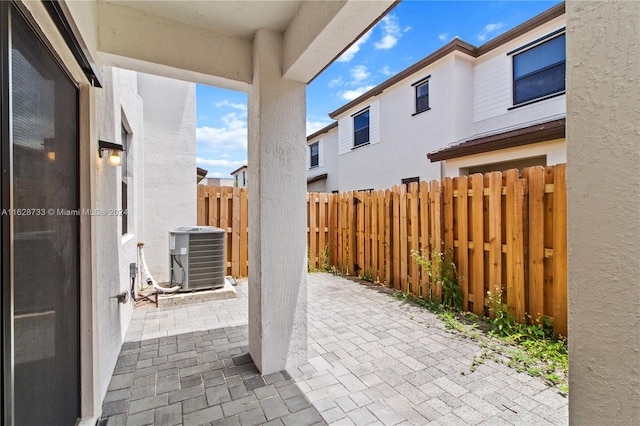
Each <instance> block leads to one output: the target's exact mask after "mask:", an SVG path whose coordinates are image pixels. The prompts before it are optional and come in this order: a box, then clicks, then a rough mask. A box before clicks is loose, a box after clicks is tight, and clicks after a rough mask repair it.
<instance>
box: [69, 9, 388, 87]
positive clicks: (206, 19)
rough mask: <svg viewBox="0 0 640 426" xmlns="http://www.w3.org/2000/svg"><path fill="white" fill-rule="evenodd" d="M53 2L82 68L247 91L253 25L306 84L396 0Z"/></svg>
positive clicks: (289, 72) (287, 72) (291, 75)
mask: <svg viewBox="0 0 640 426" xmlns="http://www.w3.org/2000/svg"><path fill="white" fill-rule="evenodd" d="M60 3H62V5H61V7H60V8H59V10H60V12H59V13H58V14H59V15H62V14H63V15H64V18H65V19H66V21H67V24H65V25H66V26H67V27H68V29H69V33H70V34H72V35H73V37H74V38H75V40H76V41H77V44H78V46H80V48H79V49H80V50H84V51H85V53H86V56H87V63H88V64H89V66H88V68H91V64H94V63H95V64H97V65H96V66H93V69H94V70H95V69H99V66H102V65H109V66H116V67H121V68H126V69H131V70H134V71H141V72H145V73H149V74H155V75H160V76H164V77H169V78H177V79H182V80H187V81H192V82H196V83H202V84H209V85H215V86H218V87H223V88H227V89H233V90H240V91H247V90H248V89H249V85H250V84H251V83H252V78H253V37H254V36H255V33H256V32H257V31H258V30H260V29H267V30H270V31H274V32H277V33H280V34H281V35H282V37H283V49H284V50H283V57H282V63H283V70H282V73H283V77H284V78H285V79H288V80H292V81H298V82H302V83H308V82H309V81H311V80H312V79H313V78H315V77H316V76H317V75H318V74H319V73H320V72H321V71H322V70H323V69H324V68H325V67H327V66H328V65H329V64H330V63H331V62H332V61H333V60H334V59H336V58H337V57H338V56H340V54H341V53H342V52H344V51H345V50H346V49H347V48H349V46H350V45H351V44H353V43H354V42H355V41H356V40H357V39H358V37H359V36H360V35H362V34H364V33H365V32H366V31H367V30H368V29H369V28H371V26H373V25H374V24H375V23H376V22H377V21H378V20H379V19H381V18H382V17H383V16H384V15H385V14H386V13H387V12H388V11H389V10H390V9H391V8H393V7H394V6H395V5H396V4H397V0H375V1H347V0H332V1H300V0H288V1H282V0H280V1H278V0H265V1H259V2H258V1H177V0H166V1H136V0H87V1H73V0H61V1H60ZM87 71H91V70H90V69H87Z"/></svg>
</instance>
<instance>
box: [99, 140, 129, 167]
mask: <svg viewBox="0 0 640 426" xmlns="http://www.w3.org/2000/svg"><path fill="white" fill-rule="evenodd" d="M105 151H107V153H108V154H109V164H111V165H112V166H120V165H122V159H121V158H120V153H121V152H122V151H124V148H123V147H122V145H120V144H117V143H113V142H107V141H100V140H99V141H98V155H99V156H100V158H102V154H103V153H104V152H105Z"/></svg>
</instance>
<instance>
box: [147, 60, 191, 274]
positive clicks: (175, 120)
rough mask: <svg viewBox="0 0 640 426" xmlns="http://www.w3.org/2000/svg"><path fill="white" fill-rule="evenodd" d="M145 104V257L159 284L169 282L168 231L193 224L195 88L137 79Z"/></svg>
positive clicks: (162, 80)
mask: <svg viewBox="0 0 640 426" xmlns="http://www.w3.org/2000/svg"><path fill="white" fill-rule="evenodd" d="M138 92H139V94H140V97H141V98H142V99H143V102H144V164H143V170H144V197H143V198H142V199H141V201H142V209H143V210H144V217H143V223H144V225H143V228H144V229H143V237H144V240H143V241H142V242H144V250H145V258H146V261H147V265H148V266H149V270H150V272H151V274H152V275H153V276H154V278H155V279H156V280H157V281H158V282H166V281H168V280H169V231H170V230H172V229H174V228H177V227H180V226H195V225H196V195H197V188H196V134H195V131H196V115H195V99H196V97H195V84H193V83H187V82H184V81H179V80H172V79H168V78H165V77H157V76H152V75H148V74H142V73H139V74H138Z"/></svg>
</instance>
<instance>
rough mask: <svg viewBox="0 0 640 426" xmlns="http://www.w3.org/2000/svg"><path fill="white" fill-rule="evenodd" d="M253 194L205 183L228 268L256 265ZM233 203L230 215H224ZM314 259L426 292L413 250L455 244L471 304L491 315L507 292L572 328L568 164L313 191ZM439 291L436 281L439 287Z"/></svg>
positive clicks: (203, 216) (206, 212) (210, 218)
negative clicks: (496, 295) (493, 301)
mask: <svg viewBox="0 0 640 426" xmlns="http://www.w3.org/2000/svg"><path fill="white" fill-rule="evenodd" d="M246 196H247V193H246V191H245V190H244V189H238V188H224V187H223V188H217V187H201V186H199V188H198V224H199V225H210V226H218V227H221V228H223V229H227V235H228V244H227V253H228V266H229V267H230V273H231V274H233V275H240V276H245V275H246V271H247V244H246V242H247V232H246V229H247V226H246V225H247V219H246V218H247V208H246V207H247V201H246V200H247V198H246ZM223 211H224V213H223ZM307 211H308V230H307V232H308V254H309V266H310V268H314V269H323V268H326V267H327V266H331V267H333V268H335V269H337V270H338V271H340V272H342V273H346V274H349V275H356V276H361V277H366V278H367V279H370V280H372V281H375V282H379V283H381V284H384V285H385V286H387V287H390V288H394V289H397V290H400V291H403V292H408V293H411V294H413V295H414V296H417V297H422V296H423V295H425V294H427V293H426V292H427V286H428V276H427V274H426V272H425V271H423V270H421V269H420V268H419V267H418V265H417V263H416V262H415V260H414V259H413V258H412V257H411V252H412V251H417V252H420V253H423V254H424V255H426V256H429V254H430V253H432V252H433V251H434V250H438V251H440V252H446V251H448V250H451V251H452V253H453V260H454V262H455V264H456V266H457V268H458V272H459V275H460V277H461V280H460V288H461V291H462V296H463V300H462V308H463V309H464V310H469V311H472V312H475V313H477V314H480V315H482V314H483V313H484V311H485V306H486V305H487V292H488V291H493V290H496V289H497V290H499V291H502V296H503V301H504V302H505V303H506V304H507V306H508V309H509V312H510V313H511V314H512V315H513V316H514V317H516V318H517V319H518V320H520V321H524V320H525V314H528V315H530V316H531V317H532V318H533V319H538V318H539V317H541V316H543V315H544V316H547V317H548V318H549V319H550V320H552V321H553V324H554V330H555V332H556V333H557V334H561V335H565V336H566V334H567V243H566V185H565V165H564V164H561V165H557V166H549V167H546V168H543V167H531V168H527V169H524V170H523V172H522V176H519V174H518V171H517V170H509V171H506V172H504V173H500V172H492V173H487V174H485V175H482V174H475V175H472V176H468V177H467V176H461V177H456V178H445V179H443V180H442V182H440V181H437V180H434V181H431V182H420V183H419V184H418V183H412V184H409V185H408V186H405V185H399V186H394V187H393V188H392V189H387V190H378V191H363V192H347V193H339V194H325V193H309V194H308V198H307ZM439 291H440V289H438V288H437V287H436V289H435V292H436V295H439V293H438V292H439Z"/></svg>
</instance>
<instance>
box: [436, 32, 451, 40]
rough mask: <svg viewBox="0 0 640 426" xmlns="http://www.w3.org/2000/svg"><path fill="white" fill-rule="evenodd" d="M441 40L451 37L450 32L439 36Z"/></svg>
mask: <svg viewBox="0 0 640 426" xmlns="http://www.w3.org/2000/svg"><path fill="white" fill-rule="evenodd" d="M438 38H439V39H440V41H447V40H448V39H449V33H442V34H440V35H439V36H438Z"/></svg>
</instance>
